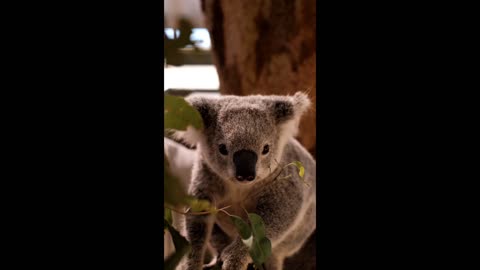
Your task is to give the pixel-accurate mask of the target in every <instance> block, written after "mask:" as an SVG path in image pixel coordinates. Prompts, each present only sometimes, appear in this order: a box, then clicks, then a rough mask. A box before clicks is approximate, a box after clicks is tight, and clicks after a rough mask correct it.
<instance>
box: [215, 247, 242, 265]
mask: <svg viewBox="0 0 480 270" xmlns="http://www.w3.org/2000/svg"><path fill="white" fill-rule="evenodd" d="M247 256H248V255H247V254H244V253H243V252H242V251H241V250H238V249H237V250H233V249H228V248H227V249H226V250H224V252H222V255H221V256H220V261H221V265H222V270H246V269H247V266H248V257H247Z"/></svg>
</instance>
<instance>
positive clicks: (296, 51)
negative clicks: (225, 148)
mask: <svg viewBox="0 0 480 270" xmlns="http://www.w3.org/2000/svg"><path fill="white" fill-rule="evenodd" d="M200 1H201V2H202V3H201V6H202V10H203V12H204V14H205V17H206V25H207V27H208V29H209V31H210V36H211V39H212V49H213V58H214V59H213V61H214V64H215V65H216V67H217V71H218V75H219V79H220V92H221V93H222V94H233V95H251V94H277V95H288V94H290V95H291V94H293V93H295V92H297V91H304V92H306V93H308V95H309V96H310V98H311V99H312V101H313V106H312V109H311V111H309V112H307V113H305V116H304V117H303V118H302V121H301V123H300V133H299V136H298V139H299V141H300V142H301V143H302V144H303V145H304V146H305V147H306V148H307V149H308V150H309V151H310V152H311V153H312V154H313V155H314V156H315V147H316V143H315V139H316V130H315V126H316V113H315V109H314V108H315V104H316V91H315V90H316V35H315V34H316V33H315V32H316V3H315V0H258V1H245V0H200ZM315 253H316V247H315V233H314V234H313V235H312V237H310V239H309V241H308V242H307V243H306V244H305V246H304V247H303V248H302V250H301V251H300V252H299V253H298V254H297V255H295V256H293V257H291V258H289V259H288V260H286V261H285V264H284V269H287V270H292V269H305V270H310V269H315V265H316V260H315V256H316V254H315Z"/></svg>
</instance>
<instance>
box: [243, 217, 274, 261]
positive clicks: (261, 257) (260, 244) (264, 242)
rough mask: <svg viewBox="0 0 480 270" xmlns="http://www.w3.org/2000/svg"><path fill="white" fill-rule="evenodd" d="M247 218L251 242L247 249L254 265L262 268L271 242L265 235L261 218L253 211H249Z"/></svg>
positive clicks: (270, 252)
mask: <svg viewBox="0 0 480 270" xmlns="http://www.w3.org/2000/svg"><path fill="white" fill-rule="evenodd" d="M248 218H249V220H250V225H251V228H252V235H253V244H252V246H251V248H250V249H249V254H250V257H252V260H253V262H254V263H255V265H256V266H257V267H258V268H259V269H262V268H263V267H262V263H264V262H266V261H267V259H268V257H269V256H270V255H271V254H272V244H271V242H270V240H269V239H268V238H267V237H266V235H265V224H264V222H263V219H262V218H261V217H260V216H259V215H257V214H254V213H249V214H248Z"/></svg>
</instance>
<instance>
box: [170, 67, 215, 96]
mask: <svg viewBox="0 0 480 270" xmlns="http://www.w3.org/2000/svg"><path fill="white" fill-rule="evenodd" d="M163 74H164V81H163V83H164V87H163V88H164V89H163V90H164V91H165V90H167V89H170V88H175V89H194V90H217V89H218V88H219V87H220V82H219V80H218V74H217V70H216V69H215V66H214V65H183V66H180V67H173V66H168V67H167V68H164V73H163Z"/></svg>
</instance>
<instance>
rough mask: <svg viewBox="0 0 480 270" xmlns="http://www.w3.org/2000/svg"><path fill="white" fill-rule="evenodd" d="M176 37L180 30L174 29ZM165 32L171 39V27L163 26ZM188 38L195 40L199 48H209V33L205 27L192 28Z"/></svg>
mask: <svg viewBox="0 0 480 270" xmlns="http://www.w3.org/2000/svg"><path fill="white" fill-rule="evenodd" d="M175 33H176V35H177V37H178V36H179V35H180V30H175ZM165 34H166V35H167V37H168V38H169V39H173V28H165ZM190 40H193V41H197V42H196V45H197V47H198V48H200V49H204V50H210V48H211V46H212V44H211V41H210V33H208V30H207V29H206V28H193V29H192V34H191V35H190Z"/></svg>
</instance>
